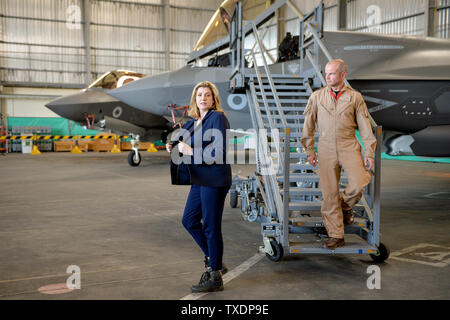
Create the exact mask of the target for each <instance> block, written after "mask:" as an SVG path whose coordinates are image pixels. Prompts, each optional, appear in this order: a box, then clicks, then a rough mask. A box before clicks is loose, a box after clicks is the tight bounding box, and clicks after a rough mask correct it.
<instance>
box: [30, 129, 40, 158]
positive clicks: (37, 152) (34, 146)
mask: <svg viewBox="0 0 450 320" xmlns="http://www.w3.org/2000/svg"><path fill="white" fill-rule="evenodd" d="M35 141H36V134H34V135H33V149H32V150H31V154H32V155H35V156H36V155H40V154H41V152H40V151H39V148H38V146H37V144H35Z"/></svg>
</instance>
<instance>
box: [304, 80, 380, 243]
mask: <svg viewBox="0 0 450 320" xmlns="http://www.w3.org/2000/svg"><path fill="white" fill-rule="evenodd" d="M336 98H337V99H336ZM304 115H305V122H304V125H303V132H302V138H301V143H302V145H303V147H304V148H305V149H306V153H307V155H308V156H310V155H313V154H314V152H315V151H314V130H315V129H316V122H317V131H318V132H319V144H318V148H317V149H318V160H319V178H320V187H321V188H322V194H323V202H322V208H321V213H322V218H323V221H324V225H325V227H326V229H327V232H328V236H329V237H332V238H337V239H343V238H344V223H343V214H342V210H349V209H351V208H352V207H353V206H354V205H355V204H357V203H358V201H359V200H360V199H361V196H362V192H363V191H364V187H365V186H366V185H367V184H368V183H369V182H370V173H369V172H368V171H367V170H366V168H365V167H364V163H363V159H362V157H361V145H360V144H359V142H358V139H357V138H356V135H355V130H356V129H358V130H359V133H360V136H361V139H362V142H363V144H364V149H365V151H364V156H366V157H369V158H373V153H374V151H375V147H376V139H375V136H374V135H373V133H372V127H371V125H370V121H369V112H368V110H367V106H366V104H365V102H364V99H363V97H362V95H361V94H360V93H359V92H357V91H355V90H354V89H353V88H351V87H349V86H345V87H344V88H343V89H342V91H341V92H340V94H339V95H338V96H337V97H336V96H335V95H334V94H333V93H332V91H331V88H330V87H323V88H321V89H319V90H316V91H315V92H314V93H313V94H312V95H311V96H310V98H309V100H308V104H307V106H306V108H305V111H304ZM341 168H344V170H345V173H346V175H347V178H348V185H347V187H346V188H345V190H344V191H343V192H342V194H339V180H340V177H341Z"/></svg>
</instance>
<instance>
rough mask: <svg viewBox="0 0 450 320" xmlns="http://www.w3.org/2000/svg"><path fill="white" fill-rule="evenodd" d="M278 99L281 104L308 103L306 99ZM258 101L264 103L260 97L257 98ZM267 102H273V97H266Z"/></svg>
mask: <svg viewBox="0 0 450 320" xmlns="http://www.w3.org/2000/svg"><path fill="white" fill-rule="evenodd" d="M279 100H280V103H282V104H287V103H290V104H292V103H299V104H300V103H303V104H306V103H308V99H283V98H279ZM258 102H259V103H264V99H262V98H258ZM267 102H268V103H275V99H273V98H267Z"/></svg>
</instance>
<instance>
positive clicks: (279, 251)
mask: <svg viewBox="0 0 450 320" xmlns="http://www.w3.org/2000/svg"><path fill="white" fill-rule="evenodd" d="M270 245H271V246H272V250H273V256H271V255H270V254H268V253H266V257H267V258H268V259H269V260H270V261H273V262H278V261H280V260H281V258H282V257H283V247H282V246H281V245H280V244H279V243H278V242H276V241H275V240H270Z"/></svg>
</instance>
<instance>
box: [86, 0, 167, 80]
mask: <svg viewBox="0 0 450 320" xmlns="http://www.w3.org/2000/svg"><path fill="white" fill-rule="evenodd" d="M140 3H142V4H140ZM140 3H136V2H134V1H133V2H129V3H127V2H125V1H122V2H120V1H113V2H108V1H103V0H101V1H96V0H91V47H92V51H91V59H92V63H91V64H92V72H93V73H94V77H97V76H99V75H101V74H103V73H105V72H107V71H109V70H113V69H129V70H133V71H137V72H142V73H145V74H155V73H159V72H161V71H163V70H164V63H163V61H161V60H162V59H161V56H163V54H164V39H165V34H164V29H163V24H164V7H163V6H160V5H155V6H153V5H148V4H149V3H150V4H151V3H155V1H153V2H143V1H141V2H140ZM158 3H159V2H158ZM154 59H156V60H157V61H158V62H157V63H154Z"/></svg>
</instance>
